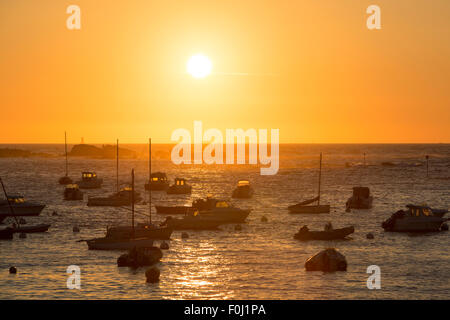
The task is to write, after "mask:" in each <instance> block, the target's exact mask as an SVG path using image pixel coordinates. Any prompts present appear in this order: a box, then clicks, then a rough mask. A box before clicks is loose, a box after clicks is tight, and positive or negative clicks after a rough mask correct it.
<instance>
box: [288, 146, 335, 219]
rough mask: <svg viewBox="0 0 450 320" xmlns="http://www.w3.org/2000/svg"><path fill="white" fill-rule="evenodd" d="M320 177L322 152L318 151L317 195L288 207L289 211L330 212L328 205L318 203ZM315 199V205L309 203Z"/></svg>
mask: <svg viewBox="0 0 450 320" xmlns="http://www.w3.org/2000/svg"><path fill="white" fill-rule="evenodd" d="M321 178H322V153H320V166H319V190H318V195H317V197H315V198H313V199H309V200H306V201H303V202H300V203H297V204H294V205H292V206H289V207H288V210H289V212H290V213H330V205H328V204H326V205H321V204H320V183H321ZM316 201H317V205H309V204H311V203H314V202H316Z"/></svg>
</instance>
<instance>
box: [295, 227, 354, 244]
mask: <svg viewBox="0 0 450 320" xmlns="http://www.w3.org/2000/svg"><path fill="white" fill-rule="evenodd" d="M353 232H355V228H354V227H346V228H341V229H334V230H330V231H306V232H301V231H299V232H298V233H296V234H295V235H294V239H297V240H301V241H308V240H339V239H345V238H346V237H347V236H348V235H350V234H352V233H353Z"/></svg>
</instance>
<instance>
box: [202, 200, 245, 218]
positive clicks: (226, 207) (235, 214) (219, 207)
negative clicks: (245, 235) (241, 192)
mask: <svg viewBox="0 0 450 320" xmlns="http://www.w3.org/2000/svg"><path fill="white" fill-rule="evenodd" d="M211 203H213V204H214V205H213V206H211V207H209V208H206V209H205V210H199V211H198V212H199V213H198V214H199V216H200V217H202V218H208V219H210V220H213V221H217V222H219V223H221V224H222V223H242V222H244V221H245V219H247V217H248V215H249V214H250V212H251V209H240V208H237V207H235V206H233V205H232V204H231V203H229V202H227V201H225V200H217V199H211Z"/></svg>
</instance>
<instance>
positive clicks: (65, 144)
mask: <svg viewBox="0 0 450 320" xmlns="http://www.w3.org/2000/svg"><path fill="white" fill-rule="evenodd" d="M64 150H65V153H66V177H67V175H68V171H69V170H68V166H69V165H68V161H67V133H66V131H64Z"/></svg>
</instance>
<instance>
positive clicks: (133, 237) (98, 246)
mask: <svg viewBox="0 0 450 320" xmlns="http://www.w3.org/2000/svg"><path fill="white" fill-rule="evenodd" d="M131 190H132V193H131V198H132V201H131V229H130V230H131V234H130V236H119V235H118V234H117V233H112V232H111V231H110V229H107V234H106V236H105V237H103V238H95V239H91V240H87V241H86V243H87V245H88V248H89V250H129V249H132V248H150V247H152V246H153V239H151V238H148V237H137V234H136V229H135V226H134V169H132V170H131Z"/></svg>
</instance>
